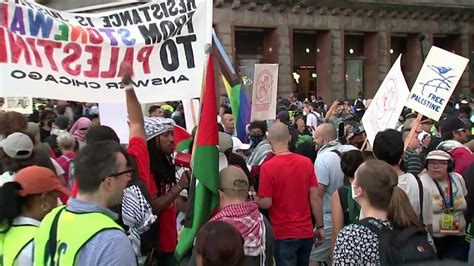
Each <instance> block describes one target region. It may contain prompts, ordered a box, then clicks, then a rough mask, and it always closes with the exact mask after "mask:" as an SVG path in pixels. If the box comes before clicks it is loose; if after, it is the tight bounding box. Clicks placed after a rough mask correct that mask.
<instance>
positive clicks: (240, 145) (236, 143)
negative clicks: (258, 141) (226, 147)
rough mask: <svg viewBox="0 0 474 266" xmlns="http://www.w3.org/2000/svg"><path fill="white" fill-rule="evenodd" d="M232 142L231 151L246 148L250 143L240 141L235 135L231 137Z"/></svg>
mask: <svg viewBox="0 0 474 266" xmlns="http://www.w3.org/2000/svg"><path fill="white" fill-rule="evenodd" d="M232 142H233V145H232V151H238V150H248V149H249V148H250V144H245V143H242V141H240V139H239V138H237V137H232Z"/></svg>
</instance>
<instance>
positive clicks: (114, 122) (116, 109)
mask: <svg viewBox="0 0 474 266" xmlns="http://www.w3.org/2000/svg"><path fill="white" fill-rule="evenodd" d="M99 118H100V124H101V125H103V126H108V127H111V128H112V129H113V130H114V131H115V133H117V136H118V137H119V139H120V143H121V144H128V141H129V136H130V130H129V128H128V123H127V121H128V114H127V105H126V104H125V103H100V104H99Z"/></svg>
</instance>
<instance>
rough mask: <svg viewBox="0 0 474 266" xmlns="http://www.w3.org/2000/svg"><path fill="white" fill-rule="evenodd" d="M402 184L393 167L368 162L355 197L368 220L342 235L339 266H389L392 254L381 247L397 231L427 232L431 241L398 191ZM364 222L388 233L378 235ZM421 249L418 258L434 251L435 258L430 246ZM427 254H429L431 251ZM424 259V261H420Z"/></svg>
mask: <svg viewBox="0 0 474 266" xmlns="http://www.w3.org/2000/svg"><path fill="white" fill-rule="evenodd" d="M398 181H399V178H398V175H397V172H395V170H394V169H393V167H391V166H390V165H389V164H387V163H386V162H383V161H380V160H368V161H366V162H365V163H363V164H362V165H361V166H360V167H359V168H358V169H357V171H356V172H355V179H354V181H353V182H352V189H353V191H352V197H353V198H354V199H355V200H356V201H357V203H359V205H360V206H361V212H362V214H363V216H364V217H367V218H366V219H365V220H362V221H360V222H358V223H356V224H351V225H348V226H346V227H344V228H343V229H342V231H341V232H340V233H339V235H338V236H337V239H336V244H335V249H334V264H335V265H385V264H386V263H387V262H386V256H387V255H389V254H384V253H388V252H390V251H388V250H386V247H380V245H381V241H382V237H383V234H384V233H383V232H387V231H388V232H390V230H393V229H404V228H407V227H410V226H411V227H413V228H414V230H415V229H416V230H418V231H419V232H423V233H424V237H425V238H426V240H427V241H426V242H428V241H429V238H430V237H429V234H428V232H427V231H426V230H425V228H424V225H423V223H421V222H420V220H419V218H418V216H417V214H416V213H415V212H414V210H413V208H412V207H411V204H410V202H409V201H408V198H407V196H406V194H405V193H404V192H403V190H402V189H400V188H399V187H398V185H397V184H398ZM364 221H366V222H369V221H370V222H371V223H372V224H374V225H376V226H378V227H379V228H378V229H379V230H384V231H382V233H379V232H374V231H373V230H372V229H371V226H369V225H370V223H368V224H367V223H364ZM375 228H377V227H375ZM383 241H387V240H383ZM415 248H416V247H415ZM419 249H421V250H419V251H418V252H420V254H416V255H420V256H422V255H423V254H421V252H422V251H425V249H431V252H432V253H433V254H434V248H433V247H432V246H430V245H427V246H420V247H419ZM381 251H382V252H383V253H381ZM426 252H427V253H428V251H427V250H426ZM421 258H423V257H420V258H418V259H421Z"/></svg>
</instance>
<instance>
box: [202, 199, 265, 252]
mask: <svg viewBox="0 0 474 266" xmlns="http://www.w3.org/2000/svg"><path fill="white" fill-rule="evenodd" d="M210 221H222V222H225V223H228V224H231V225H232V226H234V227H235V228H236V229H237V230H239V232H240V233H241V234H242V237H243V239H244V253H245V255H246V256H259V255H261V256H262V259H263V261H265V259H264V254H265V224H264V222H263V217H262V214H260V212H259V211H258V207H257V204H256V203H255V202H251V201H248V202H243V203H238V204H232V205H229V206H227V207H225V208H223V209H222V210H221V211H220V212H219V213H217V214H216V215H215V216H214V217H212V219H211V220H210Z"/></svg>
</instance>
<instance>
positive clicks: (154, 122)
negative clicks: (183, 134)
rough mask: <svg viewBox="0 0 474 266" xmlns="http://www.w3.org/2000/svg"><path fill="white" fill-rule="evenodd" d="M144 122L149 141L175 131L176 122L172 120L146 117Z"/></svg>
mask: <svg viewBox="0 0 474 266" xmlns="http://www.w3.org/2000/svg"><path fill="white" fill-rule="evenodd" d="M144 120H145V135H146V140H147V141H148V140H150V139H152V138H154V137H156V136H159V135H161V134H163V133H165V132H168V131H173V129H174V125H176V122H174V120H173V119H171V118H163V117H144Z"/></svg>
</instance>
